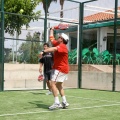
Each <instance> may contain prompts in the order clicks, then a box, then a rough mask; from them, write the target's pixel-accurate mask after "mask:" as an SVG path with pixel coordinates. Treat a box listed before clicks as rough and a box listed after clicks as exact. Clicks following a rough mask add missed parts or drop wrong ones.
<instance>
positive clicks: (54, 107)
mask: <svg viewBox="0 0 120 120" xmlns="http://www.w3.org/2000/svg"><path fill="white" fill-rule="evenodd" d="M56 108H62V105H61V104H60V103H59V104H57V103H54V104H53V105H51V106H50V107H49V109H50V110H53V109H56Z"/></svg>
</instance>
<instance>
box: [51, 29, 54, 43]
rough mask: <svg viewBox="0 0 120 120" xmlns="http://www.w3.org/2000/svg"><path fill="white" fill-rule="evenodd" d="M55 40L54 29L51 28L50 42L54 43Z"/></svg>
mask: <svg viewBox="0 0 120 120" xmlns="http://www.w3.org/2000/svg"><path fill="white" fill-rule="evenodd" d="M53 40H55V38H54V28H50V41H51V42H52V41H53Z"/></svg>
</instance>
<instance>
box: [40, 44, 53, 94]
mask: <svg viewBox="0 0 120 120" xmlns="http://www.w3.org/2000/svg"><path fill="white" fill-rule="evenodd" d="M43 47H44V50H46V49H48V48H49V44H48V43H44V45H43ZM39 62H40V68H39V72H40V73H42V71H43V70H42V68H43V65H44V72H43V73H44V78H45V80H46V83H47V87H48V89H49V91H48V93H46V94H47V95H50V94H52V91H51V85H50V80H51V76H52V71H51V69H52V66H53V53H52V52H47V53H45V54H44V55H43V57H42V58H41V59H40V60H39Z"/></svg>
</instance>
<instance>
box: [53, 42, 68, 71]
mask: <svg viewBox="0 0 120 120" xmlns="http://www.w3.org/2000/svg"><path fill="white" fill-rule="evenodd" d="M52 44H53V45H54V47H57V51H55V52H54V64H53V69H57V70H59V71H60V72H63V73H68V72H69V63H68V49H67V46H66V45H65V44H63V43H60V44H59V43H58V42H57V41H56V40H53V41H52Z"/></svg>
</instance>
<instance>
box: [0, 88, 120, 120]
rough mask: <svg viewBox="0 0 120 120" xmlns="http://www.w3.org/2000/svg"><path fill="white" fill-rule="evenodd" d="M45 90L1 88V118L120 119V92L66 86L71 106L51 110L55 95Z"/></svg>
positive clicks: (22, 119) (10, 119) (28, 119)
mask: <svg viewBox="0 0 120 120" xmlns="http://www.w3.org/2000/svg"><path fill="white" fill-rule="evenodd" d="M46 92H47V91H46V90H33V91H5V92H0V120H120V115H119V114H120V93H119V92H109V91H97V90H85V89H66V90H65V93H66V97H67V100H68V102H69V103H70V106H69V108H68V109H57V110H52V111H50V110H48V107H49V106H50V105H52V103H53V96H52V95H45V93H46ZM60 100H61V98H60Z"/></svg>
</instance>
